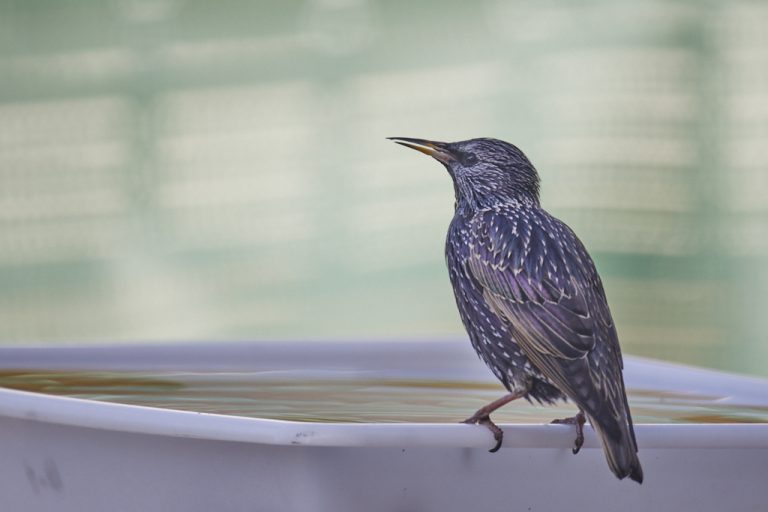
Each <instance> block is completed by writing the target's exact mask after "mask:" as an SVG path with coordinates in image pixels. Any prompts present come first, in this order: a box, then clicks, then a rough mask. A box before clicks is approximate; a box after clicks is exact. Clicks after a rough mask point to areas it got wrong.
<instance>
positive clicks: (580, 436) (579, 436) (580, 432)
mask: <svg viewBox="0 0 768 512" xmlns="http://www.w3.org/2000/svg"><path fill="white" fill-rule="evenodd" d="M586 421H587V419H586V418H585V417H584V413H583V412H582V411H579V412H578V414H576V416H572V417H570V418H561V419H556V420H552V423H553V424H559V425H576V440H575V441H574V442H573V448H572V449H571V451H572V452H573V454H574V455H576V454H577V453H579V450H581V447H582V446H583V445H584V423H586Z"/></svg>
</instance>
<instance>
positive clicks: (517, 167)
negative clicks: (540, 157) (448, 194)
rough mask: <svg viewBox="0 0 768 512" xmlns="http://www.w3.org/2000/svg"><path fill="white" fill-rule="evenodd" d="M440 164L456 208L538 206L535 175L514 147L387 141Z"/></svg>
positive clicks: (467, 142)
mask: <svg viewBox="0 0 768 512" xmlns="http://www.w3.org/2000/svg"><path fill="white" fill-rule="evenodd" d="M390 140H393V141H395V142H397V143H398V144H401V145H403V146H406V147H409V148H412V149H415V150H417V151H421V152H422V153H425V154H427V155H429V156H431V157H433V158H434V159H435V160H437V161H439V162H441V163H442V164H443V165H444V166H445V168H446V169H448V173H449V174H450V175H451V178H453V183H454V189H455V191H456V203H457V206H462V205H467V206H474V207H489V206H494V205H499V204H508V203H510V202H518V203H523V204H535V205H538V203H539V175H538V173H537V172H536V169H535V168H534V167H533V164H531V162H530V161H529V160H528V158H527V157H526V156H525V155H524V154H523V152H522V151H520V149H518V148H517V147H516V146H514V145H512V144H510V143H508V142H504V141H503V140H497V139H470V140H464V141H461V142H436V141H430V140H424V139H411V138H405V137H390Z"/></svg>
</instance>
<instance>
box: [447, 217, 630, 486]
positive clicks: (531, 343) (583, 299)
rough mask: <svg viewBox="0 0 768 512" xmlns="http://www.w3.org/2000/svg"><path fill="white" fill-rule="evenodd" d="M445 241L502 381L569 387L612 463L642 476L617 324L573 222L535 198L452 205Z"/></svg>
mask: <svg viewBox="0 0 768 512" xmlns="http://www.w3.org/2000/svg"><path fill="white" fill-rule="evenodd" d="M446 251H447V260H448V265H449V272H450V274H451V281H452V283H453V287H454V292H455V294H456V301H457V304H458V306H459V311H460V312H461V316H462V320H463V321H464V324H465V326H466V328H467V331H468V332H469V334H470V338H471V339H472V342H473V345H474V347H475V349H476V350H477V351H478V353H479V354H480V356H481V357H482V358H483V359H484V360H485V362H486V363H487V364H488V365H489V366H490V367H491V369H492V370H493V371H494V373H495V374H496V376H497V377H499V378H500V379H501V380H502V382H504V384H505V385H507V387H508V388H510V386H509V385H508V381H510V380H511V381H512V382H513V383H514V385H515V386H520V385H525V384H526V383H527V384H528V385H529V386H531V394H532V395H533V396H532V398H537V399H540V400H541V397H539V396H536V395H535V393H534V392H535V391H536V390H545V391H546V393H545V394H544V397H543V398H544V400H545V401H551V400H552V399H556V398H559V397H562V396H567V397H568V398H569V399H571V400H572V401H574V402H575V403H576V404H577V405H578V406H579V407H580V408H581V409H582V410H584V412H585V413H586V414H587V416H588V417H589V418H590V421H591V423H592V424H593V426H594V427H595V429H596V430H597V432H598V434H599V435H600V437H601V439H602V440H603V444H604V446H605V448H606V455H607V458H608V462H609V465H610V466H611V468H612V469H613V470H614V472H615V473H616V474H617V475H619V476H621V477H623V476H627V475H630V476H632V477H633V478H635V479H639V480H642V470H641V469H640V464H639V461H638V460H637V456H636V452H637V446H636V442H635V437H634V431H633V426H632V419H631V416H630V413H629V408H628V406H627V402H626V394H625V389H624V382H623V377H622V373H621V370H622V366H623V364H622V357H621V352H620V348H619V344H618V337H617V334H616V329H615V327H614V324H613V320H612V318H611V313H610V310H609V308H608V303H607V300H606V297H605V292H604V290H603V285H602V282H601V280H600V277H599V276H598V274H597V271H596V269H595V265H594V263H593V261H592V259H591V257H590V256H589V254H588V253H587V251H586V249H585V248H584V245H583V244H582V243H581V241H580V240H579V239H578V238H577V237H576V235H575V234H574V233H573V231H572V230H571V229H570V228H569V227H568V226H567V225H565V224H564V223H563V222H561V221H559V220H558V219H556V218H555V217H553V216H551V215H549V214H548V213H547V212H546V211H544V210H543V209H541V208H540V207H538V205H521V204H515V203H512V204H510V205H502V206H499V207H495V208H488V209H485V210H480V211H474V212H471V213H461V212H458V211H457V215H456V217H455V218H454V221H453V223H452V224H451V228H450V230H449V234H448V243H447V248H446ZM504 356H509V357H504ZM521 368H522V370H521ZM500 373H501V375H500ZM505 379H506V380H505Z"/></svg>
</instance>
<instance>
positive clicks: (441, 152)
mask: <svg viewBox="0 0 768 512" xmlns="http://www.w3.org/2000/svg"><path fill="white" fill-rule="evenodd" d="M387 138H388V139H389V140H392V141H395V142H397V143H398V144H400V145H402V146H405V147H407V148H411V149H415V150H416V151H420V152H422V153H424V154H425V155H429V156H431V157H432V158H434V159H435V160H438V161H440V162H442V163H444V164H448V163H450V162H453V161H454V160H456V157H455V156H454V155H453V153H451V151H450V150H449V149H448V144H447V143H445V142H435V141H431V140H424V139H410V138H407V137H387Z"/></svg>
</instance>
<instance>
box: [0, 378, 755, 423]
mask: <svg viewBox="0 0 768 512" xmlns="http://www.w3.org/2000/svg"><path fill="white" fill-rule="evenodd" d="M0 386H2V387H6V388H11V389H18V390H23V391H34V392H38V393H46V394H50V395H59V396H70V397H76V398H85V399H91V400H101V401H106V402H118V403H124V404H132V405H143V406H150V407H161V408H166V409H179V410H185V411H196V412H207V413H217V414H229V415H234V416H248V417H257V418H271V419H280V420H294V421H324V422H354V423H360V422H444V423H454V422H457V421H460V420H462V419H464V418H466V417H468V416H470V415H471V414H472V412H474V411H475V410H476V409H478V408H479V407H481V406H483V405H485V404H486V403H488V402H490V401H492V400H494V399H496V398H498V397H499V396H501V395H502V394H503V389H502V388H501V387H500V385H498V384H495V383H490V382H489V383H484V382H468V381H454V380H404V379H395V378H392V379H388V378H371V379H360V378H356V377H350V376H349V375H347V374H343V373H340V374H337V373H333V372H328V373H327V374H318V375H317V376H313V377H312V378H306V377H299V376H297V375H296V374H294V373H283V372H178V371H173V372H158V371H153V372H114V371H110V372H99V371H51V370H34V371H32V370H23V371H19V370H3V371H0ZM722 398H723V397H719V396H705V395H697V394H681V393H674V392H658V391H647V390H640V389H630V390H629V400H630V404H631V407H632V412H633V415H634V418H635V421H636V422H638V423H646V422H647V423H685V422H692V423H723V422H733V423H754V422H759V423H768V407H746V406H734V405H727V404H722V403H720V402H719V401H720V399H722ZM573 413H574V408H573V406H571V405H569V404H558V405H556V406H539V405H531V404H529V403H528V402H526V401H525V400H521V401H519V402H514V403H511V404H509V405H508V406H506V407H504V408H503V409H501V410H500V411H498V412H497V413H495V414H494V419H495V420H496V421H497V422H509V423H542V422H548V421H550V420H552V419H553V418H558V417H566V416H571V415H573Z"/></svg>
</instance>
